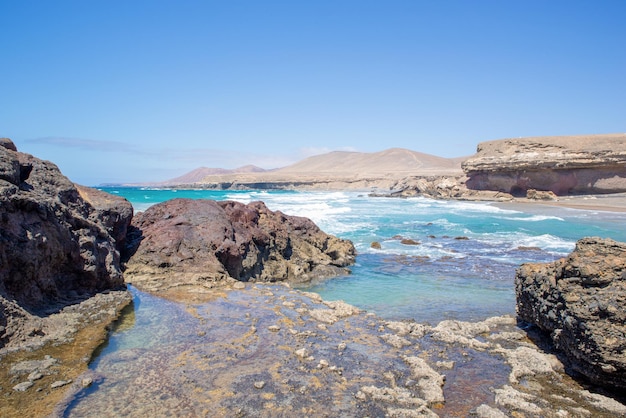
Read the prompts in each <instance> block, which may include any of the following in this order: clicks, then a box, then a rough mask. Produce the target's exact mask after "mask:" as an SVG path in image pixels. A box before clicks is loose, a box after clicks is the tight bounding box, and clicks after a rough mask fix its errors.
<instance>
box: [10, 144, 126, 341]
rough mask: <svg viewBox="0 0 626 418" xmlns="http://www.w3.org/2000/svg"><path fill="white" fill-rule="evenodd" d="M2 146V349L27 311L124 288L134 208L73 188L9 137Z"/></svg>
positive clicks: (48, 164)
mask: <svg viewBox="0 0 626 418" xmlns="http://www.w3.org/2000/svg"><path fill="white" fill-rule="evenodd" d="M0 145H2V146H0V307H1V309H0V330H1V331H0V348H1V347H3V346H4V345H5V344H6V343H7V342H8V341H9V340H10V338H11V336H12V335H14V334H19V330H20V327H21V325H20V324H23V322H24V320H25V318H27V317H29V316H30V315H31V314H33V313H35V314H37V315H39V316H41V315H46V314H48V313H50V312H52V311H55V310H59V309H61V308H62V307H63V306H66V305H67V304H69V303H73V302H75V301H77V300H84V299H85V298H87V297H89V296H91V295H93V294H94V293H96V292H99V291H104V290H109V289H115V288H119V287H120V286H123V285H124V281H123V277H122V271H121V266H120V253H119V250H120V249H121V243H123V235H125V228H126V226H127V225H128V224H129V223H130V219H131V217H132V206H131V204H130V203H129V202H127V201H126V200H125V199H122V198H118V197H113V196H108V197H107V198H106V199H104V197H103V195H102V194H101V193H102V192H98V191H94V190H92V189H89V188H85V187H80V191H79V188H77V186H75V185H74V184H73V183H72V182H71V181H70V180H69V179H67V178H66V177H65V176H63V174H61V172H60V171H59V169H58V167H57V166H56V165H54V164H53V163H51V162H49V161H43V160H40V159H38V158H35V157H33V156H32V155H29V154H24V153H21V152H17V151H15V145H14V144H13V143H12V142H11V141H10V140H7V139H3V140H2V143H1V144H0ZM95 196H99V197H98V198H96V197H95ZM104 200H106V201H107V203H106V205H103V202H104ZM116 238H117V240H116ZM118 240H119V241H118ZM43 332H44V331H42V329H41V327H39V326H35V327H34V328H33V329H32V330H31V331H29V333H30V334H33V335H37V334H41V333H43Z"/></svg>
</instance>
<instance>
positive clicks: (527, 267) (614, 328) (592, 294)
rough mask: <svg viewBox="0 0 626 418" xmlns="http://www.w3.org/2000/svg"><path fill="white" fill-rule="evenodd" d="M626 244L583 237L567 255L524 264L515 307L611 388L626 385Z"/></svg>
mask: <svg viewBox="0 0 626 418" xmlns="http://www.w3.org/2000/svg"><path fill="white" fill-rule="evenodd" d="M625 279H626V244H624V243H619V242H616V241H613V240H610V239H600V238H584V239H581V240H580V241H578V242H577V243H576V248H575V250H574V251H573V252H572V253H571V254H570V255H569V256H568V257H565V258H562V259H560V260H557V261H556V262H554V263H548V264H524V265H523V266H522V267H520V268H519V269H518V271H517V273H516V277H515V289H516V297H517V312H518V315H519V317H520V319H522V320H523V321H526V322H529V323H532V324H535V325H537V326H538V327H539V328H540V329H541V330H543V331H544V332H545V333H547V334H549V336H550V339H551V340H552V342H553V343H554V344H555V346H556V348H557V349H558V350H559V351H560V352H561V353H563V354H564V355H565V356H566V357H567V359H568V360H569V362H570V363H571V367H572V368H573V369H574V370H575V371H577V372H579V373H581V374H582V375H584V376H586V377H587V378H588V379H590V380H591V381H592V382H594V383H596V384H598V385H601V386H605V387H607V388H609V389H613V390H614V389H616V388H620V389H626V280H625Z"/></svg>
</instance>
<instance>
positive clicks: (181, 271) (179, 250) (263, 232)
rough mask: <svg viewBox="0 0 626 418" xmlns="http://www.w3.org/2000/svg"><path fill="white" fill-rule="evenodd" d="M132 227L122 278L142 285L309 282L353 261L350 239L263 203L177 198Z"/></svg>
mask: <svg viewBox="0 0 626 418" xmlns="http://www.w3.org/2000/svg"><path fill="white" fill-rule="evenodd" d="M132 227H133V228H134V232H135V234H134V236H133V239H131V240H130V241H129V243H128V245H129V248H130V253H131V254H132V256H131V257H130V259H129V261H128V263H127V265H126V271H125V275H126V277H127V281H132V283H133V284H135V285H138V284H139V285H140V286H142V287H143V288H144V289H145V288H146V287H148V288H150V287H155V286H156V287H157V288H158V287H161V286H165V287H172V286H175V285H177V284H200V285H202V284H207V285H210V283H215V282H220V281H224V280H229V279H235V280H239V281H244V282H247V281H252V282H275V281H284V280H290V281H308V280H311V279H314V278H322V277H330V276H335V275H338V274H345V273H346V272H347V270H346V269H345V266H348V265H350V264H352V263H353V262H354V258H355V249H354V246H353V245H352V243H351V242H350V241H347V240H341V239H339V238H336V237H333V236H331V235H327V234H325V233H324V232H322V231H321V230H320V229H319V228H318V227H317V226H316V225H315V224H314V223H313V222H312V221H311V220H309V219H307V218H302V217H296V216H287V215H284V214H283V213H281V212H279V211H276V212H273V211H271V210H269V209H268V208H267V207H266V206H265V204H264V203H262V202H252V203H249V204H247V205H245V204H243V203H239V202H232V201H224V202H216V201H212V200H192V199H174V200H170V201H167V202H163V203H160V204H157V205H154V206H151V207H150V208H149V209H148V210H146V211H145V212H143V213H139V214H137V215H136V216H135V218H134V220H133V226H132ZM131 235H132V233H131Z"/></svg>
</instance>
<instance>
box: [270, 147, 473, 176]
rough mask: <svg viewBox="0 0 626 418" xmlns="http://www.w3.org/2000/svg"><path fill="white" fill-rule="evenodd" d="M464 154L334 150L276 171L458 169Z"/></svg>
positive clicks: (372, 171) (347, 172) (332, 171)
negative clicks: (437, 155)
mask: <svg viewBox="0 0 626 418" xmlns="http://www.w3.org/2000/svg"><path fill="white" fill-rule="evenodd" d="M463 160H465V158H442V157H436V156H434V155H429V154H424V153H421V152H416V151H411V150H408V149H403V148H391V149H388V150H385V151H380V152H373V153H367V152H346V151H334V152H330V153H327V154H322V155H315V156H313V157H309V158H306V159H304V160H302V161H300V162H297V163H295V164H292V165H290V166H287V167H284V168H280V169H278V170H275V173H277V174H301V173H324V174H332V173H337V174H380V173H398V172H402V173H406V172H414V173H417V172H419V171H424V170H427V171H431V170H435V171H438V170H443V171H459V172H460V170H461V162H462V161H463Z"/></svg>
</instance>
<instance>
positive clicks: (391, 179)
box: [159, 148, 466, 189]
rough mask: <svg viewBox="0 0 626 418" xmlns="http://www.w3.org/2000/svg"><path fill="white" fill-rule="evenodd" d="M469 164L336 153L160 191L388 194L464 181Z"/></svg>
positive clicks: (189, 180) (194, 176)
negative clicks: (400, 187)
mask: <svg viewBox="0 0 626 418" xmlns="http://www.w3.org/2000/svg"><path fill="white" fill-rule="evenodd" d="M465 159H466V158H465V157H464V158H442V157H436V156H434V155H429V154H424V153H421V152H416V151H411V150H408V149H403V148H391V149H388V150H385V151H380V152H374V153H368V152H347V151H334V152H329V153H327V154H322V155H315V156H312V157H309V158H306V159H304V160H302V161H299V162H297V163H295V164H292V165H289V166H287V167H283V168H278V169H274V170H263V169H260V168H258V167H254V166H245V167H241V168H238V169H235V170H224V169H215V168H213V169H211V168H206V167H202V168H198V169H195V170H193V171H191V172H189V173H187V174H185V175H183V176H180V177H177V178H174V179H171V180H168V181H165V182H162V183H159V185H161V186H176V185H191V184H194V185H196V186H201V187H208V188H259V189H274V188H277V189H282V188H289V189H291V188H303V189H304V188H307V189H311V188H313V189H316V188H317V189H325V188H326V189H369V188H389V187H391V186H393V185H394V184H396V183H397V182H398V181H399V180H401V179H404V178H407V177H413V176H418V177H420V176H460V175H463V171H462V170H461V163H462V162H463V161H464V160H465Z"/></svg>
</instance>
